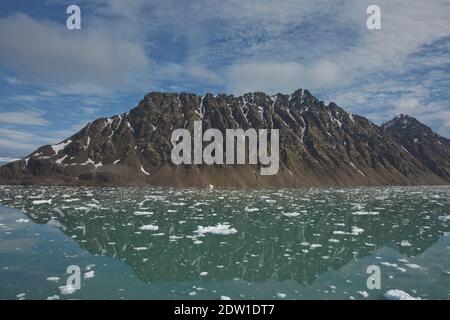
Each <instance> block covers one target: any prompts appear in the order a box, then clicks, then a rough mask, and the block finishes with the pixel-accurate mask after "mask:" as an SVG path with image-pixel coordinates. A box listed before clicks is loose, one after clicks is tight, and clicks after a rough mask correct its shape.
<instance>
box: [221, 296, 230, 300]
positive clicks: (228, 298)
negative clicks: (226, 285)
mask: <svg viewBox="0 0 450 320" xmlns="http://www.w3.org/2000/svg"><path fill="white" fill-rule="evenodd" d="M220 300H231V298H230V297H227V296H220Z"/></svg>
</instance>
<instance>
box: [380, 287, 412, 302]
mask: <svg viewBox="0 0 450 320" xmlns="http://www.w3.org/2000/svg"><path fill="white" fill-rule="evenodd" d="M384 297H385V298H386V299H388V300H421V299H420V298H414V297H413V296H410V295H409V294H408V293H406V292H405V291H403V290H399V289H393V290H389V291H388V292H386V293H385V294H384Z"/></svg>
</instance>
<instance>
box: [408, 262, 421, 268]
mask: <svg viewBox="0 0 450 320" xmlns="http://www.w3.org/2000/svg"><path fill="white" fill-rule="evenodd" d="M405 265H406V266H407V267H408V268H411V269H422V267H421V266H419V265H418V264H415V263H407V264H405Z"/></svg>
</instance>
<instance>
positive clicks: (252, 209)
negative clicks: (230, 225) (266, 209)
mask: <svg viewBox="0 0 450 320" xmlns="http://www.w3.org/2000/svg"><path fill="white" fill-rule="evenodd" d="M244 210H245V212H257V211H259V209H258V208H249V207H245V209H244Z"/></svg>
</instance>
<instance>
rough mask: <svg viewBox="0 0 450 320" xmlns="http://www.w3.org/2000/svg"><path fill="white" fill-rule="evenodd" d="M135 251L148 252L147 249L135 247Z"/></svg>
mask: <svg viewBox="0 0 450 320" xmlns="http://www.w3.org/2000/svg"><path fill="white" fill-rule="evenodd" d="M133 249H134V250H136V251H144V250H148V248H147V247H134V248H133Z"/></svg>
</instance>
